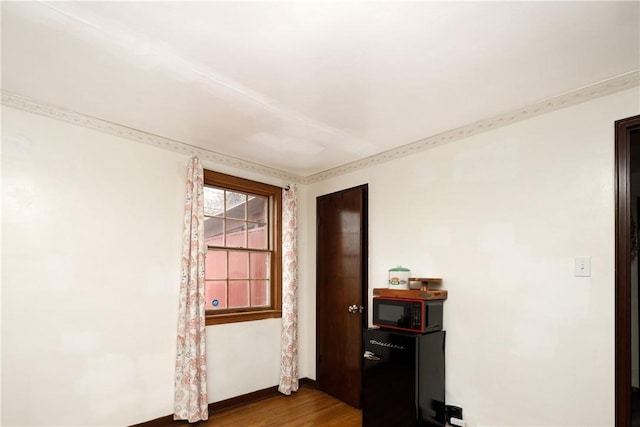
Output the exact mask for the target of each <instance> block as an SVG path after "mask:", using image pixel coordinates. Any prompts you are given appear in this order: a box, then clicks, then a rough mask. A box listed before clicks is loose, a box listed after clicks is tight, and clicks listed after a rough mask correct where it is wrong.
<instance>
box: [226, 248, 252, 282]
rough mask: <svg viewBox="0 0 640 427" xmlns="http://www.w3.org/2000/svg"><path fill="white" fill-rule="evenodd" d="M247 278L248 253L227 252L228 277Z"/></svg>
mask: <svg viewBox="0 0 640 427" xmlns="http://www.w3.org/2000/svg"><path fill="white" fill-rule="evenodd" d="M248 278H249V254H248V253H247V252H229V279H248Z"/></svg>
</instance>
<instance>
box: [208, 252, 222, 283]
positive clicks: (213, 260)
mask: <svg viewBox="0 0 640 427" xmlns="http://www.w3.org/2000/svg"><path fill="white" fill-rule="evenodd" d="M204 276H205V279H226V278H227V251H221V250H215V249H209V251H208V252H207V258H206V260H205V267H204Z"/></svg>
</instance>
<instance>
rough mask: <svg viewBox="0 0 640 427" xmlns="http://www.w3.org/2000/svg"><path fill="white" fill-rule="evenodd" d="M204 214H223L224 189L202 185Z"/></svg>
mask: <svg viewBox="0 0 640 427" xmlns="http://www.w3.org/2000/svg"><path fill="white" fill-rule="evenodd" d="M204 214H205V215H209V216H222V214H224V190H221V189H219V188H212V187H204Z"/></svg>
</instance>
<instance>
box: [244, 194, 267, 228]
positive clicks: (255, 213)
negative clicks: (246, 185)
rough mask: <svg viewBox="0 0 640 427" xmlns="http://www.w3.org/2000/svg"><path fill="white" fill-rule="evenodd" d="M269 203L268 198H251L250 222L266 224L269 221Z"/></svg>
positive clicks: (249, 208)
mask: <svg viewBox="0 0 640 427" xmlns="http://www.w3.org/2000/svg"><path fill="white" fill-rule="evenodd" d="M267 201H268V199H267V198H266V197H262V196H253V195H251V196H249V207H248V209H247V210H248V211H249V212H248V213H249V221H255V222H266V221H267Z"/></svg>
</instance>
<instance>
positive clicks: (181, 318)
mask: <svg viewBox="0 0 640 427" xmlns="http://www.w3.org/2000/svg"><path fill="white" fill-rule="evenodd" d="M203 187H204V173H203V170H202V164H201V163H200V159H198V158H197V157H193V158H192V159H191V161H190V162H189V169H188V172H187V189H186V193H187V195H186V198H185V206H184V231H183V235H182V277H181V281H180V304H179V311H178V337H177V349H176V378H175V394H174V409H173V410H174V414H173V419H174V420H187V421H189V422H196V421H201V420H206V419H207V418H208V417H209V409H208V401H207V360H206V353H205V311H204V259H205V254H206V246H205V243H204V194H203V192H204V189H203Z"/></svg>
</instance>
